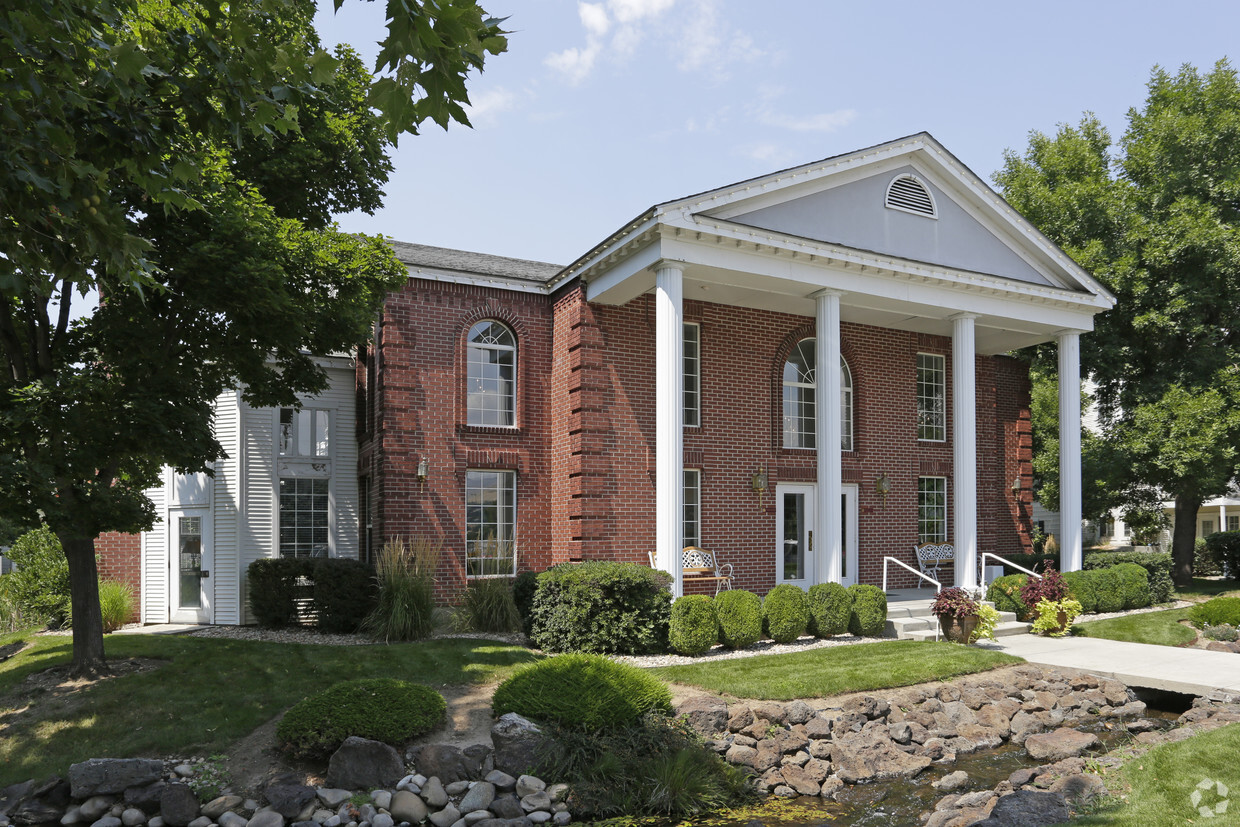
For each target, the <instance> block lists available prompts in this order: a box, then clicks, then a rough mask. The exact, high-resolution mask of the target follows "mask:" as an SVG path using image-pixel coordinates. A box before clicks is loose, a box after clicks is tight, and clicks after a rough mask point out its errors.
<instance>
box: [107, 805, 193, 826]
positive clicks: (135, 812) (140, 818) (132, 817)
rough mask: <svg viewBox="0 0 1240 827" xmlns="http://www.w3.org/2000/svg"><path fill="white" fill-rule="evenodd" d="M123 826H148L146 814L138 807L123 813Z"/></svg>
mask: <svg viewBox="0 0 1240 827" xmlns="http://www.w3.org/2000/svg"><path fill="white" fill-rule="evenodd" d="M207 823H208V824H210V823H211V821H210V819H208V820H207ZM121 824H123V825H125V827H138V825H139V824H146V813H144V812H142V811H141V810H139V809H138V808H137V807H130V808H128V809H127V810H125V811H124V812H123V813H121Z"/></svg>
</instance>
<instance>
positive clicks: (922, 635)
mask: <svg viewBox="0 0 1240 827" xmlns="http://www.w3.org/2000/svg"><path fill="white" fill-rule="evenodd" d="M1005 614H1008V613H1006V612H1005ZM1028 631H1029V624H1028V623H1020V622H1019V621H1016V620H1010V621H1007V622H1005V623H999V624H998V625H996V626H995V637H1008V636H1010V635H1023V634H1025V633H1026V632H1028ZM937 632H938V628H937V627H936V628H933V629H915V630H911V631H909V632H908V633H907V636H905V637H899V636H897V639H898V640H936V639H937V638H936V633H937Z"/></svg>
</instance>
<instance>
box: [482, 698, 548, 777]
mask: <svg viewBox="0 0 1240 827" xmlns="http://www.w3.org/2000/svg"><path fill="white" fill-rule="evenodd" d="M491 743H493V744H494V745H495V753H494V759H495V769H497V770H501V771H503V772H506V773H508V774H509V775H513V776H516V775H520V774H521V772H522V771H523V770H525V769H526V768H527V767H533V766H536V765H537V764H538V762H539V761H540V760H541V759H542V757H543V754H544V752H545V751H546V750H547V749H548V748H549V742H548V739H547V737H546V736H545V735H544V734H543V732H542V730H541V729H539V728H538V725H537V724H535V723H534V722H533V721H531V720H529V719H528V718H523V717H522V716H520V715H518V714H517V713H515V712H508V713H506V714H504V715H501V716H500V719H499V720H498V721H496V722H495V725H494V726H492V727H491Z"/></svg>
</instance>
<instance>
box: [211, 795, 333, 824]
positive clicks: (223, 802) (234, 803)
mask: <svg viewBox="0 0 1240 827" xmlns="http://www.w3.org/2000/svg"><path fill="white" fill-rule="evenodd" d="M346 798H347V796H346ZM241 800H242V799H241V796H239V795H221V796H219V797H218V798H213V799H211V800H210V801H208V802H207V803H206V804H204V805H203V808H202V814H203V815H204V816H206V817H207V818H209V819H211V820H212V821H216V822H218V821H219V820H220V816H222V815H224V813H226V812H228V811H229V810H233V809H236V808H237V807H239V806H241Z"/></svg>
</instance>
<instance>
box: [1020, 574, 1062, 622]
mask: <svg viewBox="0 0 1240 827" xmlns="http://www.w3.org/2000/svg"><path fill="white" fill-rule="evenodd" d="M1068 596H1069V595H1068V583H1067V581H1065V580H1064V579H1063V575H1062V574H1060V573H1059V572H1058V571H1056V570H1055V564H1054V563H1051V562H1049V561H1048V562H1047V563H1046V565H1045V566H1044V567H1043V570H1042V577H1041V578H1037V577H1030V578H1028V579H1026V581H1025V585H1023V586H1021V587H1020V602H1021V603H1023V604H1025V606H1026V607H1028V614H1027V615H1026V616H1024V617H1022V618H1021V620H1024V621H1028V620H1032V619H1033V618H1035V617H1036V616H1037V614H1038V610H1037V606H1038V604H1039V603H1041V602H1042V601H1043V600H1049V601H1051V602H1052V603H1057V602H1059V601H1061V600H1067V599H1068Z"/></svg>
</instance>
